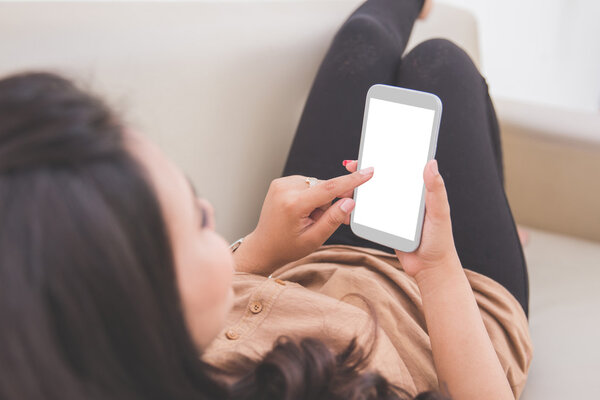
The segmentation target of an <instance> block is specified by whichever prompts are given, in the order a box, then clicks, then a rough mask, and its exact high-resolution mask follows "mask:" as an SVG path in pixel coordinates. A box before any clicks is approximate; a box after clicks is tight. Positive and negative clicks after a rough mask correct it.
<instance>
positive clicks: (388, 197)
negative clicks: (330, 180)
mask: <svg viewBox="0 0 600 400" xmlns="http://www.w3.org/2000/svg"><path fill="white" fill-rule="evenodd" d="M434 114H435V112H434V110H431V109H427V108H420V107H414V106H409V105H406V104H398V103H394V102H391V101H386V100H381V99H375V98H371V99H370V100H369V105H368V115H367V117H366V118H367V123H366V127H365V133H364V135H365V137H364V139H363V140H364V141H363V144H362V145H363V149H362V162H361V168H366V167H371V166H373V167H375V172H374V174H373V177H372V178H371V179H370V180H369V181H367V182H366V183H364V184H362V185H361V186H359V187H358V189H357V192H356V205H355V208H354V216H353V218H354V222H355V223H357V224H360V225H365V226H368V227H370V228H373V229H376V230H379V231H384V232H387V233H389V234H392V235H395V236H400V237H402V238H405V239H408V240H411V241H414V240H415V236H416V230H417V218H418V216H419V207H420V204H421V195H422V191H423V185H424V182H423V169H424V168H425V164H426V163H427V154H428V151H429V142H430V139H431V131H432V128H433V120H434Z"/></svg>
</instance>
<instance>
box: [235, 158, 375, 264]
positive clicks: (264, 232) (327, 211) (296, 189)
mask: <svg viewBox="0 0 600 400" xmlns="http://www.w3.org/2000/svg"><path fill="white" fill-rule="evenodd" d="M372 176H373V170H372V168H365V169H363V170H361V171H356V168H355V171H354V172H352V173H351V174H346V175H342V176H338V177H335V178H332V179H329V180H323V181H319V183H318V184H317V185H315V186H313V187H308V185H307V183H306V181H305V177H304V176H301V175H290V176H285V177H281V178H277V179H275V180H273V181H272V182H271V185H270V186H269V190H268V192H267V195H266V197H265V201H264V203H263V206H262V210H261V213H260V218H259V221H258V224H257V226H256V229H254V231H252V232H251V233H250V234H248V235H247V236H246V237H245V238H244V241H243V243H242V244H241V245H240V246H239V247H238V249H237V250H236V251H235V253H233V254H234V259H235V264H236V270H237V271H238V272H249V273H255V274H262V275H268V274H270V273H271V272H272V271H274V270H275V269H276V268H278V267H280V266H282V265H285V264H287V263H289V262H292V261H295V260H298V259H300V258H302V257H304V256H307V255H309V254H310V253H312V252H313V251H315V250H316V249H317V248H319V247H320V246H321V245H322V244H323V243H324V242H325V241H326V240H327V239H328V238H329V237H330V236H331V235H332V234H333V232H334V231H335V230H336V229H337V228H338V227H339V226H340V225H341V224H342V223H345V224H348V223H349V222H350V212H351V211H352V209H353V208H354V200H353V199H352V197H353V194H354V188H356V187H358V186H359V185H361V184H363V183H365V182H366V181H368V180H369V179H371V177H372ZM336 197H339V198H340V200H338V201H336V202H335V203H332V201H333V200H334V199H335V198H336Z"/></svg>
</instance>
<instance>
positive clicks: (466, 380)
mask: <svg viewBox="0 0 600 400" xmlns="http://www.w3.org/2000/svg"><path fill="white" fill-rule="evenodd" d="M415 278H416V280H417V284H418V286H419V290H420V291H421V297H422V299H423V309H424V313H425V321H426V323H427V330H428V333H429V338H430V340H431V349H432V351H433V360H434V363H435V367H436V371H437V374H438V380H439V384H440V389H441V390H442V391H446V392H447V393H448V394H449V395H450V396H451V397H452V398H453V399H455V400H463V399H465V400H466V399H514V395H513V392H512V390H511V387H510V385H509V383H508V379H507V377H506V375H505V373H504V370H503V369H502V366H501V364H500V360H499V359H498V356H497V355H496V351H495V350H494V347H493V345H492V342H491V340H490V337H489V335H488V333H487V331H486V329H485V325H484V324H483V320H482V318H481V314H480V311H479V307H478V306H477V303H476V302H475V297H474V296H473V291H472V289H471V286H470V284H469V281H468V280H467V277H466V275H465V273H464V271H463V268H462V266H461V264H460V261H459V260H458V257H457V258H456V259H454V260H452V261H449V262H448V264H447V265H444V266H440V267H438V268H428V269H425V270H422V271H420V272H419V273H418V274H417V275H416V276H415Z"/></svg>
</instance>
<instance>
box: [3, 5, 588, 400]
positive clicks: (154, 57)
mask: <svg viewBox="0 0 600 400" xmlns="http://www.w3.org/2000/svg"><path fill="white" fill-rule="evenodd" d="M361 2H362V1H359V0H342V1H340V0H337V1H333V0H318V1H310V0H290V1H284V0H279V1H277V0H275V1H244V2H239V1H225V0H213V1H187V2H171V1H168V2H167V1H163V2H142V3H140V2H93V1H92V2H87V1H86V2H77V1H72V2H53V1H43V2H16V1H15V2H0V57H1V58H0V59H1V60H2V62H1V63H0V75H2V76H3V75H5V74H8V73H11V72H15V71H20V70H23V69H28V70H30V69H50V70H53V71H57V72H61V73H65V74H68V75H69V76H71V77H74V78H76V79H78V80H79V81H80V82H84V83H85V84H86V85H87V86H88V87H89V88H91V89H92V90H95V91H97V92H100V93H101V94H102V95H103V96H104V97H105V98H107V99H108V100H109V102H110V103H111V104H112V105H113V106H114V107H116V108H118V109H119V110H121V111H122V113H123V114H124V115H125V116H126V119H127V121H128V123H129V124H130V125H131V126H132V127H134V128H135V129H137V130H139V131H142V132H144V133H145V134H147V135H148V136H149V137H151V138H152V139H153V140H154V141H156V142H157V143H158V144H159V145H160V146H161V147H162V148H163V149H164V151H165V152H166V153H167V154H168V155H169V156H170V157H171V158H172V159H174V160H175V161H176V163H177V164H179V165H180V166H181V167H182V168H183V169H184V170H185V172H186V173H187V175H189V176H190V178H191V179H192V180H193V181H195V183H196V185H197V186H198V187H199V188H200V194H201V195H202V196H203V197H206V198H207V199H208V200H209V201H211V203H212V204H213V205H214V206H215V209H216V218H217V230H218V231H219V232H220V233H221V234H222V235H223V236H224V237H225V238H226V239H227V240H229V241H230V242H233V241H234V240H235V239H237V238H239V237H241V236H243V235H245V234H246V233H248V232H249V231H251V230H252V229H253V227H254V226H255V224H256V222H257V221H258V216H259V212H260V207H261V205H262V201H263V199H264V195H265V193H266V191H267V188H268V186H269V183H270V181H271V180H272V179H274V178H276V177H278V176H279V175H280V173H281V171H282V168H283V163H284V161H285V158H286V156H287V151H288V149H289V146H290V144H291V141H292V137H293V134H294V132H295V128H296V125H297V123H298V120H299V118H300V114H301V112H302V108H303V105H304V102H305V100H306V97H307V95H308V91H309V89H310V86H311V83H312V79H313V78H314V75H315V73H316V71H317V68H318V66H319V64H320V62H321V59H322V57H323V55H324V54H325V51H326V50H327V48H328V46H329V43H330V40H331V38H332V37H333V35H334V33H335V32H336V30H337V28H338V27H339V26H340V25H341V23H342V22H343V21H344V20H345V19H346V18H347V16H348V15H349V14H350V13H351V12H352V10H354V9H355V8H356V7H357V6H358V5H359V4H361ZM430 37H446V38H449V39H451V40H454V41H455V42H456V43H457V44H459V45H460V46H462V47H463V48H464V49H465V50H466V51H467V52H468V53H469V54H470V55H471V56H472V57H473V59H474V60H475V62H476V64H477V65H480V54H479V46H478V33H477V23H476V21H475V19H474V17H473V16H472V15H470V14H469V13H468V12H466V11H464V10H461V9H457V8H454V7H451V6H448V5H444V4H441V3H438V4H436V6H435V7H434V11H433V13H432V15H431V17H430V18H429V19H428V20H427V21H426V22H418V23H417V25H416V27H415V31H414V33H413V36H412V37H411V41H410V43H409V48H410V47H412V46H414V45H415V44H416V43H418V42H419V41H422V40H424V39H426V38H430ZM489 83H490V85H493V82H489ZM494 103H495V105H496V108H497V111H498V115H499V120H500V123H501V127H502V140H503V149H504V154H505V164H506V165H505V169H506V184H507V187H506V189H507V193H508V197H509V201H510V204H511V206H512V208H513V212H514V215H515V217H516V220H517V222H518V223H519V224H520V225H522V226H524V227H525V228H526V229H528V230H529V232H530V239H529V243H528V244H527V246H526V247H525V253H526V258H527V263H528V266H529V271H530V285H531V306H530V326H531V334H532V338H533V343H534V347H535V350H534V360H533V363H532V365H531V369H530V377H529V381H528V383H527V386H526V388H525V391H524V393H523V396H522V398H523V399H527V400H531V399H546V400H548V399H564V398H599V397H600V379H598V376H599V375H600V345H598V344H597V342H596V340H597V338H598V337H600V321H599V320H598V317H594V315H597V314H596V312H597V311H596V310H597V309H598V306H600V290H599V289H600V287H599V286H600V283H599V282H600V261H599V260H600V184H599V183H598V172H599V171H600V116H599V115H598V114H585V113H578V112H573V111H567V110H562V109H551V108H548V107H545V106H541V105H535V104H525V103H521V102H518V101H514V100H508V99H496V98H495V99H494ZM342 173H344V170H343V169H342V168H340V174H342Z"/></svg>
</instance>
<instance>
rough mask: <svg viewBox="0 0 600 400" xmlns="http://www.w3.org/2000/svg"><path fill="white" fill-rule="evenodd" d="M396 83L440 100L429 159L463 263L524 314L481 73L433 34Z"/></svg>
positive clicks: (519, 261)
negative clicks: (432, 156)
mask: <svg viewBox="0 0 600 400" xmlns="http://www.w3.org/2000/svg"><path fill="white" fill-rule="evenodd" d="M396 84H397V86H401V87H406V88H409V89H415V90H421V91H425V92H431V93H435V94H436V95H437V96H439V97H440V99H441V100H442V104H443V107H444V110H443V113H442V122H441V126H440V133H439V138H438V145H437V152H436V156H435V158H436V159H437V160H438V164H439V169H440V173H441V175H442V176H443V177H444V182H445V184H446V190H447V192H448V201H449V202H450V210H451V216H452V232H453V235H454V242H455V244H456V249H457V251H458V255H459V257H460V260H461V262H462V265H463V267H465V268H468V269H471V270H473V271H477V272H479V273H481V274H483V275H486V276H488V277H490V278H492V279H494V280H495V281H497V282H499V283H500V284H502V285H503V286H504V287H505V288H506V289H508V291H509V292H511V293H512V294H513V296H515V298H516V299H517V300H518V301H519V303H521V305H522V306H523V310H524V311H525V313H526V314H527V312H528V303H529V281H528V274H527V266H526V263H525V258H524V256H523V250H522V247H521V243H520V241H519V236H518V234H517V229H516V226H515V222H514V219H513V216H512V213H511V211H510V207H509V205H508V201H507V199H506V195H505V193H504V187H503V180H504V178H503V173H502V153H501V147H500V134H499V127H498V122H497V119H496V113H495V111H494V107H493V104H492V101H491V99H490V96H489V94H488V86H487V83H486V81H485V79H484V78H483V77H482V76H481V74H480V73H479V71H478V70H477V68H476V67H475V65H474V64H473V62H472V61H471V59H470V58H469V56H468V55H467V54H466V53H465V52H464V51H463V50H462V49H461V48H459V47H458V46H456V45H455V44H453V43H452V42H449V41H447V40H444V39H435V40H429V41H427V42H424V43H422V44H420V45H419V46H417V47H415V48H414V49H413V50H412V51H411V52H409V53H408V54H407V55H406V56H405V57H404V58H403V59H402V63H401V65H400V67H399V69H398V76H397V81H396Z"/></svg>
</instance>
